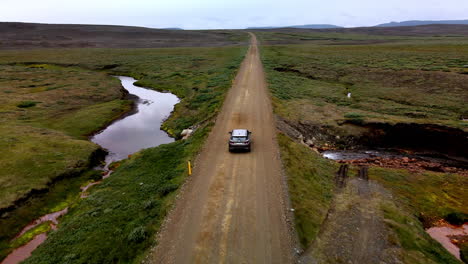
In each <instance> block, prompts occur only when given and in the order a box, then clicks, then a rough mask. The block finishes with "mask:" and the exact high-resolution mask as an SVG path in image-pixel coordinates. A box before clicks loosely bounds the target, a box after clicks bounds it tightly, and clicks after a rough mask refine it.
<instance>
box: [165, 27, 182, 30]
mask: <svg viewBox="0 0 468 264" xmlns="http://www.w3.org/2000/svg"><path fill="white" fill-rule="evenodd" d="M161 29H165V30H184V29H183V28H178V27H175V28H161Z"/></svg>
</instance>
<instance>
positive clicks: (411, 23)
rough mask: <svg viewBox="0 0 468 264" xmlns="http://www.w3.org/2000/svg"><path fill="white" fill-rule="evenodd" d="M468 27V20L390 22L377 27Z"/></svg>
mask: <svg viewBox="0 0 468 264" xmlns="http://www.w3.org/2000/svg"><path fill="white" fill-rule="evenodd" d="M434 24H439V25H440V24H443V25H468V19H465V20H409V21H402V22H390V23H384V24H380V25H377V26H376V27H409V26H422V25H434Z"/></svg>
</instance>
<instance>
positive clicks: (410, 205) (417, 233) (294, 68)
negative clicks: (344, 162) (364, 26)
mask: <svg viewBox="0 0 468 264" xmlns="http://www.w3.org/2000/svg"><path fill="white" fill-rule="evenodd" d="M258 36H259V39H260V40H261V41H262V42H263V43H264V44H278V43H279V44H284V43H290V44H296V45H263V46H262V47H261V50H262V60H263V63H264V66H265V71H266V75H267V80H268V83H269V88H270V91H271V93H272V101H273V106H274V111H275V114H276V115H278V116H279V117H280V120H284V121H281V126H284V125H286V126H287V125H291V126H292V127H291V128H292V129H298V130H301V129H302V130H301V131H300V132H302V133H305V134H304V137H305V138H304V140H310V141H311V143H310V144H312V145H315V147H319V148H320V147H321V148H325V149H326V148H327V147H329V146H330V145H333V143H334V142H335V141H337V140H339V139H340V138H341V139H342V138H343V137H346V136H356V135H357V136H361V137H362V136H363V135H364V132H366V130H365V129H363V128H364V127H365V125H366V124H370V123H383V124H397V123H407V124H409V123H415V124H437V125H440V126H441V127H442V126H445V127H451V128H457V129H460V130H464V131H465V132H467V131H468V123H467V122H466V121H463V120H462V118H461V117H462V116H466V113H468V108H467V106H466V101H467V100H468V97H467V96H468V94H467V91H468V86H467V83H468V75H466V74H467V73H468V68H467V65H468V56H467V55H466V54H468V53H467V51H468V40H467V39H466V37H460V38H456V39H455V38H449V37H441V36H437V37H433V36H418V37H402V36H383V35H381V36H372V35H368V34H366V35H362V34H361V35H360V34H344V33H337V32H335V33H324V32H321V33H318V32H315V33H311V32H295V31H291V32H285V30H283V31H282V30H280V31H278V32H273V31H264V32H258ZM330 44H333V45H330ZM348 94H350V96H348ZM349 123H352V124H354V125H353V126H350V125H348V124H349ZM291 128H284V127H281V130H283V131H284V132H285V133H286V134H288V135H289V136H291V133H289V129H291ZM310 131H312V132H313V133H311V135H307V132H310ZM324 133H326V136H327V137H322V136H324V135H325V134H324ZM296 136H297V135H294V137H296ZM323 138H325V139H326V140H325V141H324V142H325V143H327V144H317V143H318V142H319V141H320V140H321V139H323ZM279 142H280V146H281V156H282V159H283V163H284V165H285V169H286V173H287V175H288V183H289V192H290V195H291V201H292V204H293V207H294V208H297V210H296V211H295V217H296V229H297V231H298V233H299V238H300V241H301V244H302V245H303V246H304V247H305V248H307V246H309V245H311V244H313V243H314V241H315V240H316V239H317V233H318V232H319V230H321V228H323V225H322V224H323V219H324V217H325V215H326V213H327V211H328V210H329V209H330V208H331V207H332V206H336V205H333V204H332V203H333V202H332V200H333V199H334V197H335V191H334V188H333V187H332V185H333V184H332V183H333V181H332V177H333V175H334V174H335V173H336V171H337V167H336V166H337V165H336V164H334V163H333V162H331V163H330V162H329V161H327V160H325V159H323V158H321V157H319V156H318V154H315V153H314V152H312V151H311V150H310V148H307V147H305V146H302V145H300V144H294V143H291V139H288V138H287V137H286V136H285V135H282V134H280V136H279ZM324 142H322V143H324ZM308 144H309V143H308ZM310 144H309V145H310ZM329 144H330V145H329ZM352 144H353V142H346V144H344V145H340V147H343V148H349V147H353V145H352ZM354 144H356V143H355V142H354ZM312 157H315V158H312ZM309 160H313V162H309ZM303 164H306V165H303ZM369 175H370V178H371V180H372V181H375V182H378V183H379V184H380V185H382V186H383V187H385V188H386V189H387V190H388V191H390V192H391V193H392V194H393V195H394V198H393V199H392V200H391V201H388V203H386V202H384V201H382V203H381V207H380V209H379V211H380V212H381V215H382V217H383V219H384V223H385V226H386V227H387V228H388V230H389V232H390V233H389V234H390V235H389V237H388V241H389V242H390V243H394V245H395V246H396V247H397V248H400V249H401V250H399V252H400V253H398V255H399V258H400V259H401V260H402V261H403V262H404V263H457V260H456V259H455V258H454V257H453V256H451V255H450V254H449V253H448V252H447V251H446V250H444V249H443V248H442V247H441V246H440V245H439V244H438V243H437V242H435V241H434V240H432V239H431V238H430V237H429V236H428V235H427V234H426V233H425V231H424V228H425V227H428V226H429V225H430V224H432V223H433V222H434V221H436V220H440V219H450V218H454V216H456V217H455V218H457V219H458V220H459V221H463V220H460V219H463V218H465V215H466V213H467V211H466V208H464V205H465V204H466V203H467V201H468V197H467V196H466V194H465V193H464V189H463V187H462V186H465V185H466V184H467V182H466V177H463V176H461V175H457V174H447V173H435V172H424V173H411V172H408V171H404V170H396V169H384V168H376V167H375V168H371V169H370V171H369ZM319 182H320V185H321V186H322V187H323V189H320V190H317V188H316V184H317V183H319ZM298 183H299V184H298ZM465 207H466V206H465ZM465 219H466V218H465ZM452 221H454V220H452ZM322 242H323V241H322ZM462 249H463V246H462Z"/></svg>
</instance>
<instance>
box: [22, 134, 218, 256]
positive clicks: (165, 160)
mask: <svg viewBox="0 0 468 264" xmlns="http://www.w3.org/2000/svg"><path fill="white" fill-rule="evenodd" d="M209 130H210V126H208V127H204V128H203V129H199V130H198V131H197V132H196V133H195V135H194V136H192V137H190V139H189V140H186V141H176V142H174V143H171V144H166V145H161V146H159V147H156V148H151V149H146V150H144V151H141V152H139V153H138V154H136V155H133V156H132V157H131V158H130V159H128V160H125V161H123V162H122V163H121V165H120V166H119V167H118V168H117V169H116V170H115V172H114V173H113V174H112V176H111V177H110V178H108V179H106V180H105V181H104V183H102V184H100V185H97V186H96V187H94V188H93V189H92V190H91V194H90V196H89V197H88V198H86V199H83V200H82V201H80V202H79V203H77V204H75V205H74V206H72V208H71V209H70V212H69V213H68V214H67V215H65V217H64V218H63V219H62V220H61V224H60V228H59V229H58V230H57V231H52V232H50V236H49V238H48V239H47V241H46V242H45V243H44V244H43V245H42V246H41V247H39V248H38V249H37V250H36V251H34V253H33V256H32V257H31V258H29V259H28V260H27V261H26V262H25V263H116V262H118V263H140V262H141V260H142V259H143V257H144V256H145V254H144V253H145V252H146V251H147V250H148V249H149V248H150V246H152V245H153V244H154V243H155V240H154V235H155V233H156V232H157V230H158V229H159V227H160V225H161V223H162V220H163V219H164V216H165V215H166V213H167V211H168V209H169V208H170V206H171V204H172V202H173V200H174V197H175V193H176V192H175V191H176V190H177V189H178V188H179V186H180V185H181V184H182V183H183V181H184V179H185V177H186V175H187V164H186V162H187V161H188V160H191V159H193V158H194V156H195V155H196V154H197V152H198V151H199V149H200V148H201V146H202V145H203V142H204V139H205V137H206V135H207V134H208V132H209Z"/></svg>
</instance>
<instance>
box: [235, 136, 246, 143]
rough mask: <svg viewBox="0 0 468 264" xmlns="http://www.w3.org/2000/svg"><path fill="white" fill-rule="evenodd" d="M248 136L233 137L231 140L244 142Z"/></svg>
mask: <svg viewBox="0 0 468 264" xmlns="http://www.w3.org/2000/svg"><path fill="white" fill-rule="evenodd" d="M245 139H246V137H231V141H234V142H242V141H245Z"/></svg>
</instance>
